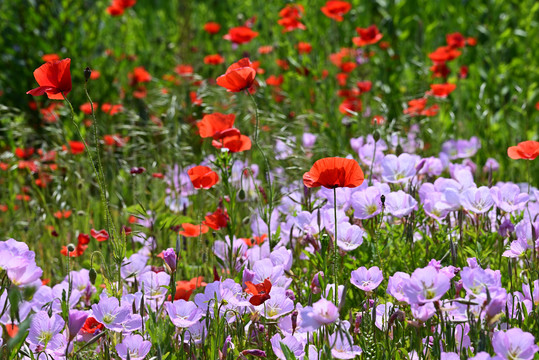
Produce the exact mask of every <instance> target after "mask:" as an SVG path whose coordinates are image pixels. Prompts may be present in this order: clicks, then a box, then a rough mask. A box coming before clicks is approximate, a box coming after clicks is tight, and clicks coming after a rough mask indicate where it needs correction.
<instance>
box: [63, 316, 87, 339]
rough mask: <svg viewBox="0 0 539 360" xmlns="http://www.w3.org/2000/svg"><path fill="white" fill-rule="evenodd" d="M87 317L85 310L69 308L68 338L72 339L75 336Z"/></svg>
mask: <svg viewBox="0 0 539 360" xmlns="http://www.w3.org/2000/svg"><path fill="white" fill-rule="evenodd" d="M87 318H88V313H87V312H86V311H80V310H73V309H72V310H69V320H68V322H67V328H68V330H69V331H68V334H69V340H73V339H74V338H75V336H77V333H78V332H79V330H80V329H81V328H82V326H83V325H84V322H85V321H86V319H87Z"/></svg>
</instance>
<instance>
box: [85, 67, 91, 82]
mask: <svg viewBox="0 0 539 360" xmlns="http://www.w3.org/2000/svg"><path fill="white" fill-rule="evenodd" d="M90 76H92V69H90V68H89V67H88V66H87V67H86V69H84V80H85V81H86V82H88V80H90Z"/></svg>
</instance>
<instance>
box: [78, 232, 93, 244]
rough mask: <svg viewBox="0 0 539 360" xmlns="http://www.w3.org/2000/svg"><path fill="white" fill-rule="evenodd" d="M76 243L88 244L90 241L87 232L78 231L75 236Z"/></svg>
mask: <svg viewBox="0 0 539 360" xmlns="http://www.w3.org/2000/svg"><path fill="white" fill-rule="evenodd" d="M77 243H78V244H79V245H88V244H89V243H90V236H89V235H88V234H83V233H80V234H79V236H77Z"/></svg>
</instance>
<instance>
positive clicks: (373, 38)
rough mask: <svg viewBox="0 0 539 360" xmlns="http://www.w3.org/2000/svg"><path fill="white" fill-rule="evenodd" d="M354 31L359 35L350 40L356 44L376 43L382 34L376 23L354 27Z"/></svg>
mask: <svg viewBox="0 0 539 360" xmlns="http://www.w3.org/2000/svg"><path fill="white" fill-rule="evenodd" d="M356 32H357V33H358V35H359V36H357V37H354V38H353V39H352V41H353V42H354V44H356V45H357V46H366V45H372V44H376V43H377V42H378V41H380V39H382V37H383V35H382V34H380V31H379V30H378V27H377V26H376V25H371V26H369V27H368V28H360V27H358V28H356Z"/></svg>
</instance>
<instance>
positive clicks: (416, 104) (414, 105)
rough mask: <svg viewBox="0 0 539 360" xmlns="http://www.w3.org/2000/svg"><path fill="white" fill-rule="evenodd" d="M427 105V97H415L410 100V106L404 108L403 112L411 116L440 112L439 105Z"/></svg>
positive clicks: (431, 114) (430, 114)
mask: <svg viewBox="0 0 539 360" xmlns="http://www.w3.org/2000/svg"><path fill="white" fill-rule="evenodd" d="M426 106H427V99H425V98H420V99H413V100H410V101H408V108H407V109H404V110H403V113H404V114H406V115H410V116H419V115H422V116H434V115H436V114H437V113H438V109H439V107H438V105H436V104H435V105H433V106H431V107H428V108H427V107H426Z"/></svg>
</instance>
